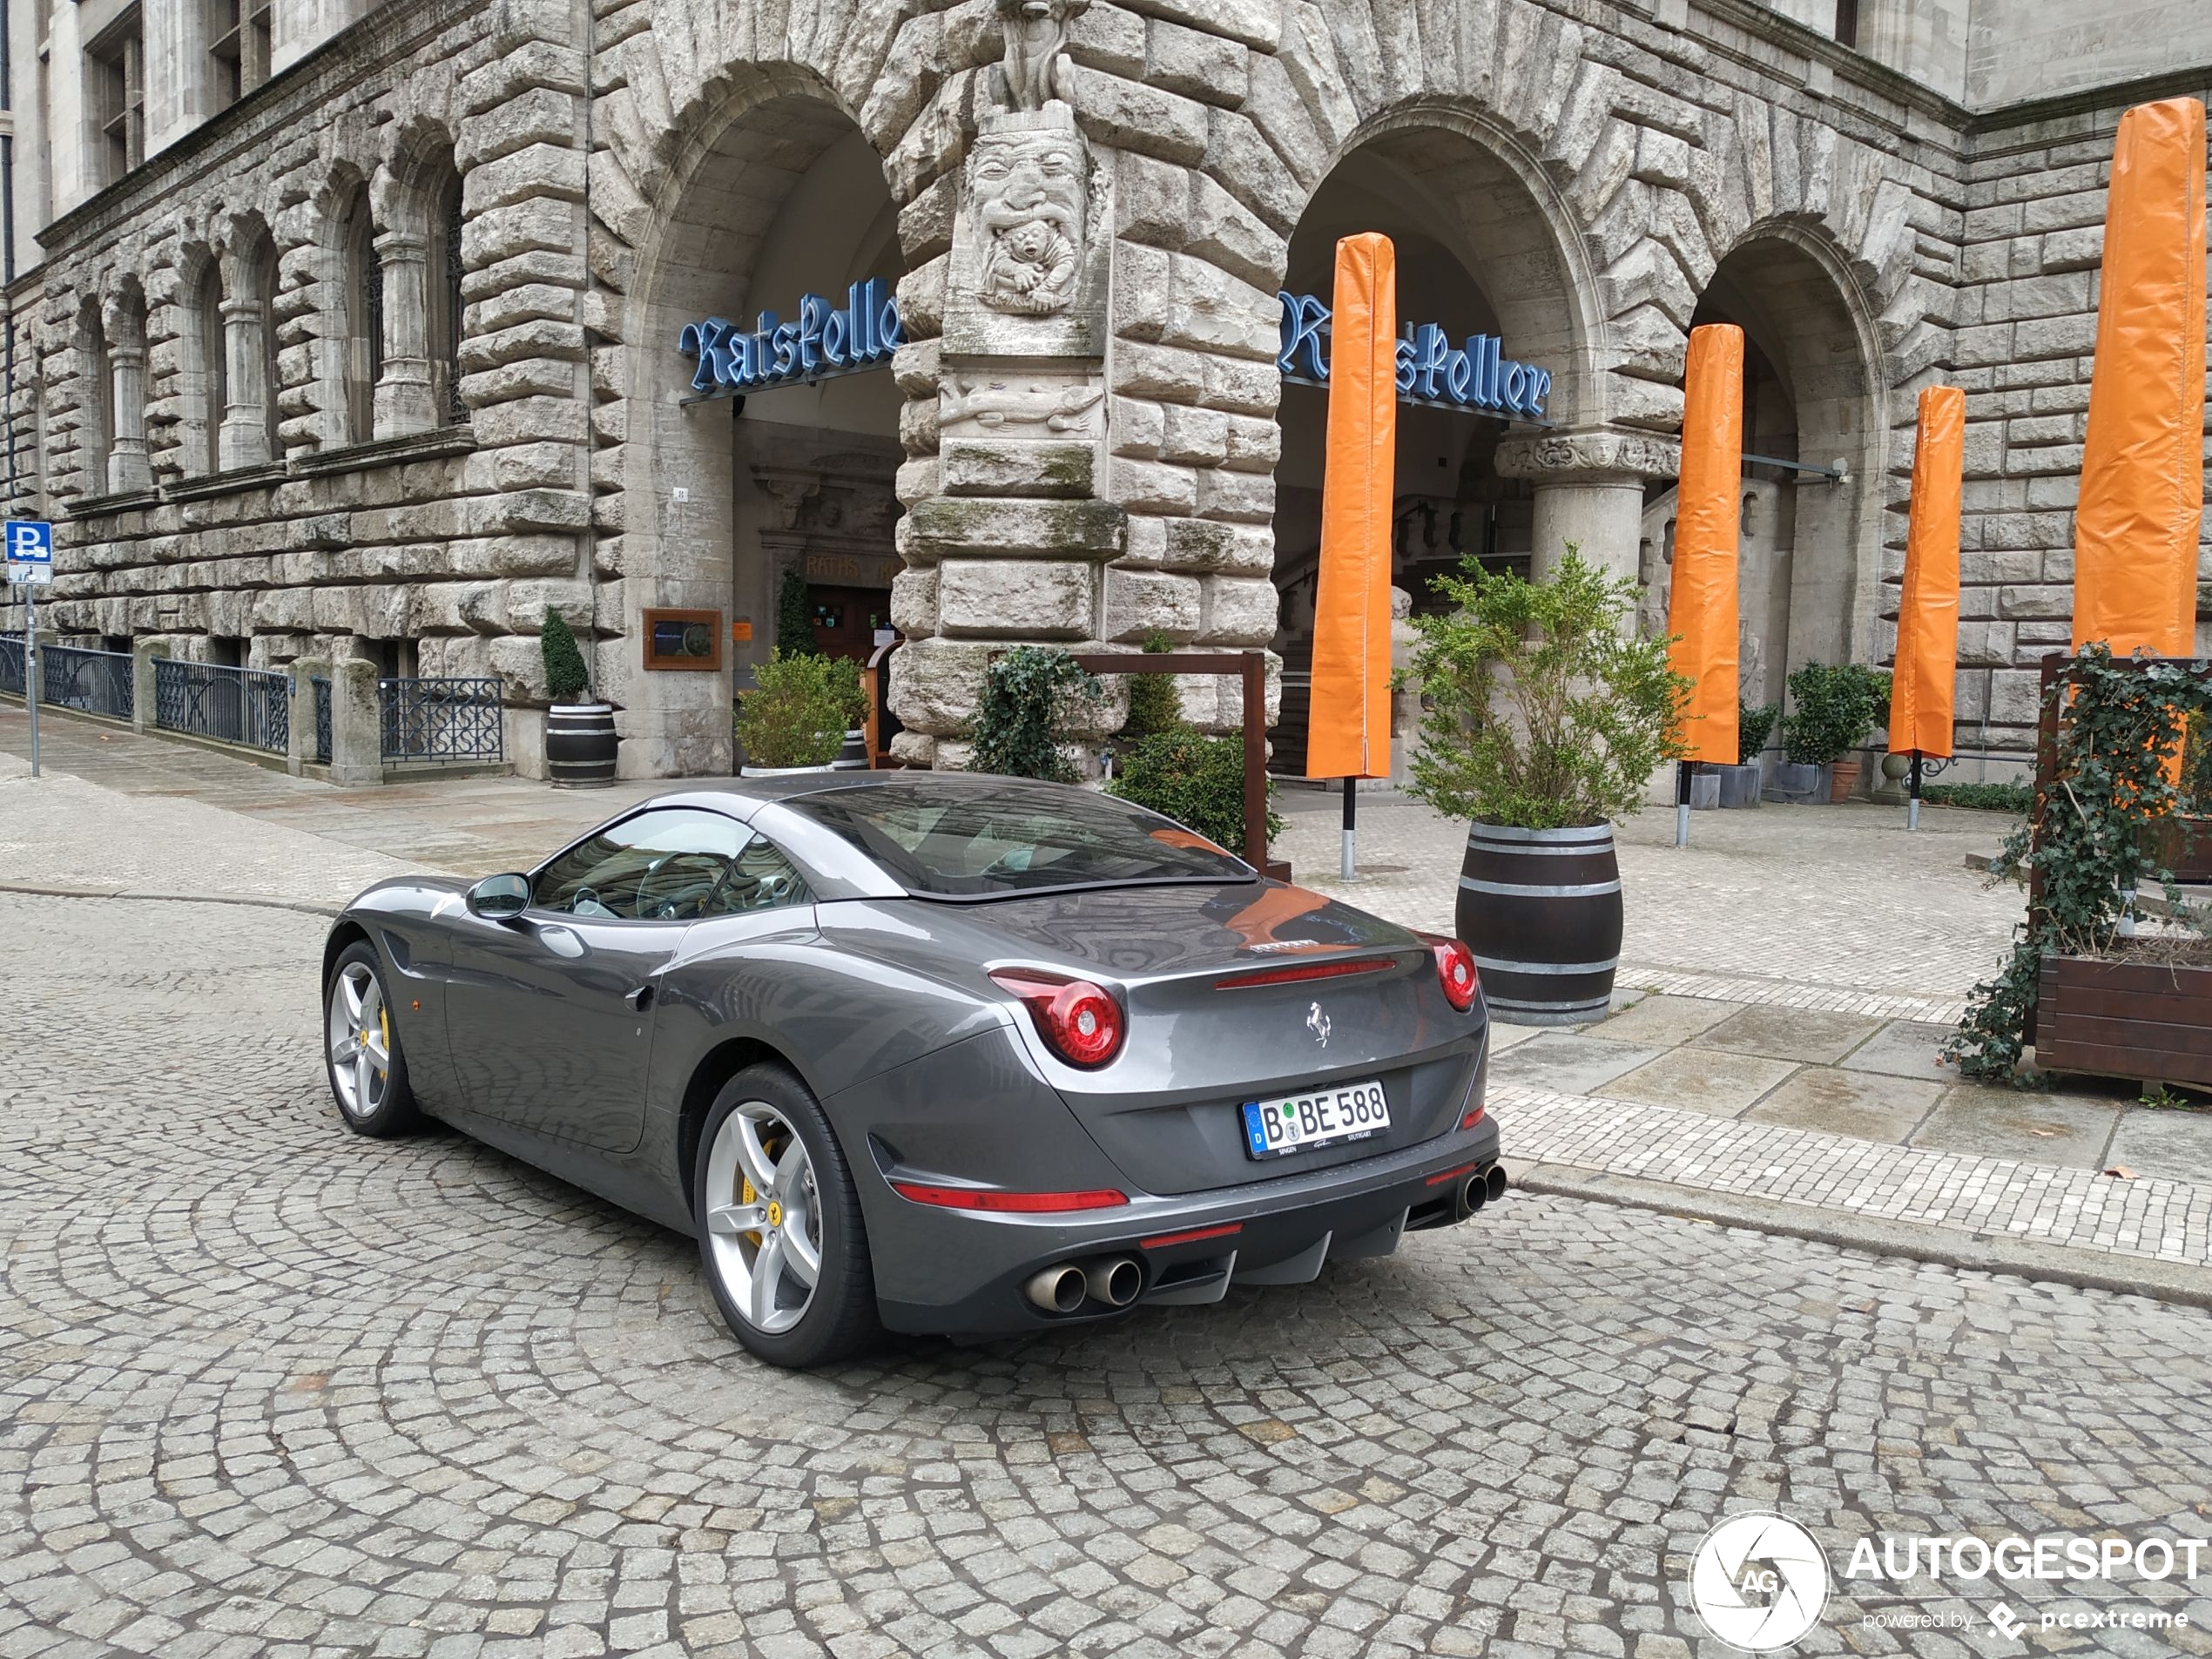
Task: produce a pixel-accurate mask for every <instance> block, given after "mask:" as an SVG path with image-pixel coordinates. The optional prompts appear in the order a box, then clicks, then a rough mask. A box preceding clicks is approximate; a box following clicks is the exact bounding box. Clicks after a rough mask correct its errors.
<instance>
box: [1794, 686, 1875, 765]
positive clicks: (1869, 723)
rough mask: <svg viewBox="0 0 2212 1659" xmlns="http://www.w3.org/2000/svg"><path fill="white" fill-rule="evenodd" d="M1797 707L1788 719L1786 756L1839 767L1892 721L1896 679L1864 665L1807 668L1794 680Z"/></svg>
mask: <svg viewBox="0 0 2212 1659" xmlns="http://www.w3.org/2000/svg"><path fill="white" fill-rule="evenodd" d="M1790 696H1791V698H1792V700H1793V701H1794V702H1795V703H1796V705H1797V706H1796V708H1795V709H1793V710H1792V711H1791V712H1790V713H1789V714H1787V715H1785V716H1784V717H1783V720H1782V752H1783V755H1784V757H1785V758H1786V759H1788V760H1789V761H1790V762H1791V764H1792V765H1799V766H1827V765H1834V764H1835V763H1836V762H1837V761H1838V760H1841V759H1844V757H1845V756H1846V755H1848V754H1850V753H1851V751H1852V750H1854V749H1856V748H1858V746H1859V745H1862V744H1864V743H1865V741H1866V739H1867V738H1870V737H1871V736H1873V734H1874V728H1875V727H1876V726H1878V725H1881V724H1882V722H1883V721H1885V720H1886V719H1887V718H1889V712H1890V677H1889V676H1888V675H1886V674H1885V673H1883V672H1881V671H1879V670H1878V669H1872V668H1868V667H1865V665H1863V664H1858V663H1844V664H1838V665H1837V666H1835V667H1832V668H1831V667H1829V666H1827V665H1826V664H1821V663H1807V664H1805V665H1804V667H1803V668H1801V669H1799V670H1798V671H1797V672H1796V673H1794V674H1792V675H1791V676H1790Z"/></svg>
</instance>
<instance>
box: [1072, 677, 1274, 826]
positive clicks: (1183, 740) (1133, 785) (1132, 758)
mask: <svg viewBox="0 0 2212 1659" xmlns="http://www.w3.org/2000/svg"><path fill="white" fill-rule="evenodd" d="M1144 678H1151V679H1155V680H1157V681H1158V682H1159V683H1160V684H1161V685H1170V684H1171V683H1172V682H1170V680H1169V679H1168V678H1167V676H1165V675H1163V674H1155V675H1150V676H1146V677H1144ZM1142 683H1143V681H1142V679H1140V680H1139V681H1138V684H1142ZM1130 690H1131V691H1134V690H1136V686H1135V685H1132V686H1131V687H1130ZM1267 792H1268V793H1269V795H1271V796H1272V795H1273V794H1274V792H1275V785H1274V783H1273V780H1270V781H1269V783H1268V786H1267ZM1107 793H1109V794H1110V795H1118V796H1120V797H1121V798H1122V799H1123V800H1126V801H1134V802H1135V803H1136V805H1137V806H1144V807H1149V808H1150V810H1152V811H1153V812H1156V813H1159V814H1160V816H1161V817H1163V818H1171V819H1175V821H1176V822H1177V823H1178V824H1180V825H1182V826H1184V828H1185V829H1190V830H1196V831H1197V833H1199V834H1201V835H1203V836H1204V837H1205V838H1206V839H1207V840H1210V841H1211V842H1212V843H1213V844H1214V845H1215V846H1223V847H1228V848H1230V849H1231V851H1238V852H1241V851H1242V850H1243V848H1244V738H1241V737H1234V738H1210V737H1208V736H1206V734H1205V733H1204V732H1201V731H1199V730H1198V728H1197V727H1196V726H1194V725H1188V724H1186V723H1184V722H1183V721H1181V720H1177V722H1176V723H1175V724H1173V725H1170V726H1169V727H1167V729H1165V730H1164V731H1157V732H1150V733H1149V734H1147V735H1146V736H1144V737H1142V738H1138V739H1137V740H1136V743H1135V744H1134V745H1132V746H1131V747H1130V749H1129V751H1128V752H1127V755H1126V757H1125V759H1123V765H1122V775H1121V776H1120V777H1118V778H1116V779H1114V781H1113V782H1112V783H1111V784H1109V785H1108V786H1107ZM1281 833H1283V820H1282V819H1280V818H1279V817H1278V816H1277V815H1276V814H1275V813H1274V812H1273V811H1272V810H1270V811H1269V812H1268V814H1267V839H1268V840H1269V841H1270V842H1273V840H1275V838H1276V837H1277V836H1278V835H1280V834H1281Z"/></svg>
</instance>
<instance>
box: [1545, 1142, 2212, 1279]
mask: <svg viewBox="0 0 2212 1659" xmlns="http://www.w3.org/2000/svg"><path fill="white" fill-rule="evenodd" d="M1508 1167H1510V1166H1508ZM1513 1184H1514V1187H1515V1188H1517V1189H1519V1190H1521V1191H1523V1192H1530V1193H1538V1194H1542V1195H1544V1196H1547V1197H1562V1198H1582V1199H1587V1200H1589V1201H1591V1202H1594V1203H1597V1204H1619V1205H1622V1206H1624V1207H1627V1208H1629V1209H1637V1210H1656V1211H1661V1212H1662V1213H1664V1214H1666V1215H1670V1216H1679V1217H1684V1218H1685V1219H1688V1220H1691V1221H1707V1222H1713V1223H1716V1224H1719V1225H1721V1226H1725V1227H1745V1228H1749V1229H1750V1230H1751V1231H1755V1232H1764V1233H1777V1234H1780V1235H1781V1236H1782V1237H1784V1238H1803V1239H1807V1240H1810V1241H1811V1242H1812V1243H1814V1244H1833V1245H1835V1246H1837V1247H1838V1249H1842V1250H1852V1251H1863V1252H1865V1253H1866V1254H1868V1255H1873V1256H1902V1257H1905V1258H1908V1259H1910V1260H1913V1261H1922V1262H1932V1263H1933V1264H1936V1265H1938V1266H1941V1267H1955V1268H1960V1269H1964V1270H1966V1271H1972V1272H1979V1273H2007V1274H2013V1275H2016V1276H2017V1277H2019V1278H2028V1279H2041V1280H2046V1281H2048V1282H2051V1283H2054V1284H2060V1285H2074V1286H2077V1287H2079V1288H2080V1289H2083V1290H2091V1291H2112V1292H2113V1293H2114V1294H2116V1295H2121V1296H2144V1297H2149V1298H2152V1299H2154V1300H2155V1301H2160V1302H2171V1303H2176V1304H2179V1305H2183V1306H2187V1307H2197V1308H2205V1309H2212V1270H2209V1269H2206V1268H2202V1267H2190V1266H2186V1265H2183V1264H2179V1263H2175V1262H2161V1261H2154V1260H2151V1259H2149V1258H2145V1257H2134V1256H2118V1255H2107V1254H2106V1253H2105V1252H2103V1251H2096V1250H2088V1249H2084V1248H2081V1247H2080V1246H2079V1245H2072V1244H2044V1243H2042V1242H2041V1241H2040V1240H2037V1239H2032V1238H2012V1237H2009V1236H2007V1235H2005V1234H2002V1233H1986V1232H1966V1231H1963V1230H1961V1229H1959V1228H1952V1227H1941V1226H1937V1225H1935V1224H1932V1223H1929V1222H1916V1221H1898V1220H1893V1219H1891V1218H1889V1217H1879V1218H1876V1217H1865V1216H1856V1215H1850V1214H1846V1213H1842V1212H1838V1211H1824V1210H1817V1209H1814V1208H1813V1207H1812V1206H1811V1205H1809V1204H1785V1203H1783V1202H1781V1201H1780V1200H1777V1199H1773V1198H1757V1197H1744V1196H1743V1195H1741V1194H1737V1193H1730V1192H1710V1191H1706V1190H1703V1189H1700V1188H1696V1187H1685V1186H1676V1185H1675V1184H1673V1183H1671V1182H1666V1181H1647V1180H1644V1179H1642V1177H1636V1176H1626V1175H1610V1174H1607V1173H1605V1172H1603V1171H1600V1170H1581V1169H1576V1168H1575V1167H1573V1166H1572V1165H1569V1164H1564V1163H1531V1164H1528V1165H1527V1166H1526V1167H1525V1168H1523V1169H1521V1170H1519V1171H1517V1172H1516V1173H1514V1177H1513Z"/></svg>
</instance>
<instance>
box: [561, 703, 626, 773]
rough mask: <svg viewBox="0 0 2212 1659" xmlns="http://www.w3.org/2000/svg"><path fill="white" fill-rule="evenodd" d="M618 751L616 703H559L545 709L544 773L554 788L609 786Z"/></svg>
mask: <svg viewBox="0 0 2212 1659" xmlns="http://www.w3.org/2000/svg"><path fill="white" fill-rule="evenodd" d="M616 755H617V744H616V740H615V711H614V705H611V704H608V703H556V704H555V705H553V706H552V707H551V708H550V709H548V710H547V711H545V774H546V776H547V777H549V778H550V779H552V780H553V786H554V787H555V788H556V789H604V788H606V787H607V786H609V785H610V784H611V783H613V782H614V780H615V757H616Z"/></svg>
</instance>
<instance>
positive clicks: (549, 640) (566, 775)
mask: <svg viewBox="0 0 2212 1659" xmlns="http://www.w3.org/2000/svg"><path fill="white" fill-rule="evenodd" d="M537 645H538V650H539V651H540V653H541V654H543V657H544V658H545V691H546V695H547V697H548V698H550V700H551V706H550V707H549V708H548V709H547V710H546V711H545V772H546V776H547V777H548V778H550V779H552V782H553V786H554V787H555V788H556V789H604V788H606V787H607V786H609V785H610V784H612V783H613V782H614V780H615V761H616V759H617V756H618V754H619V752H620V748H619V745H618V744H617V740H616V738H615V711H614V705H612V704H610V703H603V702H601V701H600V700H599V699H598V698H595V697H593V696H592V695H591V671H590V669H589V668H587V667H585V666H584V661H583V651H582V650H581V649H580V648H579V647H578V646H577V643H576V634H575V632H574V631H572V630H571V629H570V626H569V624H568V622H567V620H566V618H564V617H563V616H562V615H561V613H560V612H559V611H557V610H554V609H553V607H552V606H550V605H548V606H546V608H545V620H544V622H543V624H541V625H540V627H539V631H538V636H537Z"/></svg>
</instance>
